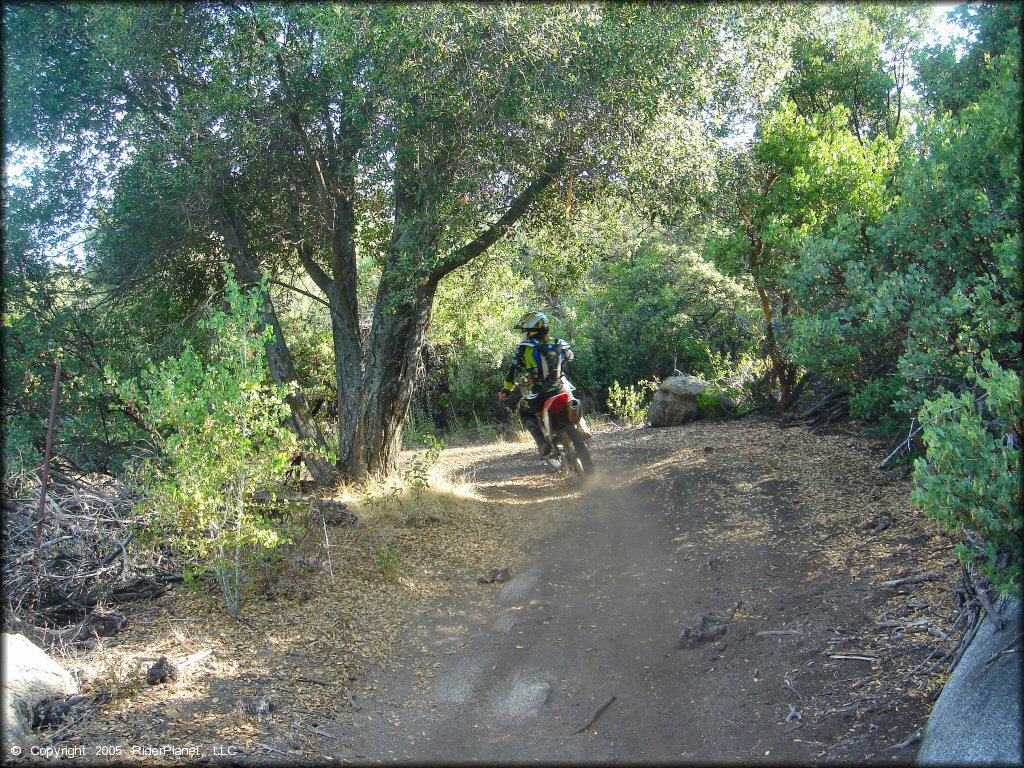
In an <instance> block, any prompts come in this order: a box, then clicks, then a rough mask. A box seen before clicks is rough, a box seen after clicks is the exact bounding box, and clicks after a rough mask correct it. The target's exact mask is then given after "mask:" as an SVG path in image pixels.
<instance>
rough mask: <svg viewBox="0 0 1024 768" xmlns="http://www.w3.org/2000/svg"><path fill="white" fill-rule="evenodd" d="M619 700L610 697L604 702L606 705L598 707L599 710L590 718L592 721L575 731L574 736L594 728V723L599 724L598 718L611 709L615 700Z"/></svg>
mask: <svg viewBox="0 0 1024 768" xmlns="http://www.w3.org/2000/svg"><path fill="white" fill-rule="evenodd" d="M617 698H618V696H609V697H608V699H607V700H606V701H605V702H604V704H602V705H601V706H600V707H598V708H597V710H596V711H595V712H594V714H592V715H591V716H590V719H589V720H587V722H585V723H584V724H583V725H582V726H581V727H579V728H577V729H576V730H575V731H573V735H574V736H575V735H576V734H577V733H583V732H584V731H585V730H587V729H588V728H589V727H590V726H592V725H593V724H594V723H596V722H597V718H599V717H600V716H601V715H603V714H604V711H605V710H606V709H608V707H610V706H611V705H612V703H613V702H614V701H615V699H617Z"/></svg>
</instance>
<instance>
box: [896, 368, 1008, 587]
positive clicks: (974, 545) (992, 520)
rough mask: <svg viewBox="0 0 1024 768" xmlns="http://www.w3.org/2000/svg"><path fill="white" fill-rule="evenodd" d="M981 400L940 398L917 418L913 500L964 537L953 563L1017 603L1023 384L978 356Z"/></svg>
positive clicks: (964, 395) (975, 376)
mask: <svg viewBox="0 0 1024 768" xmlns="http://www.w3.org/2000/svg"><path fill="white" fill-rule="evenodd" d="M982 367H983V369H984V372H983V373H979V372H977V371H975V372H973V374H972V378H973V379H974V380H975V381H976V382H977V384H978V386H979V387H980V389H981V390H983V393H981V394H979V395H977V396H976V394H975V392H972V391H966V392H963V393H961V394H959V395H955V394H952V393H948V392H947V393H944V394H942V395H941V396H939V397H937V398H936V399H934V400H930V401H928V402H926V403H925V405H924V407H923V408H922V409H921V412H920V419H921V423H922V425H923V437H924V442H925V444H926V445H927V453H926V456H925V457H924V458H919V459H917V460H916V461H915V462H914V478H915V480H916V482H917V488H916V489H915V490H914V492H913V494H912V496H911V499H912V501H913V502H914V503H915V504H917V505H919V506H920V507H921V508H922V509H923V510H924V512H925V514H926V515H928V516H929V517H932V518H935V519H936V520H938V521H940V522H941V523H942V524H943V525H944V526H945V527H946V528H947V529H948V530H950V531H952V532H955V533H958V534H962V535H963V536H964V537H965V539H966V540H965V541H964V542H962V543H961V544H959V545H958V546H957V555H958V557H959V558H960V560H961V561H962V562H964V563H965V564H973V565H975V566H977V568H978V570H979V571H980V572H981V573H982V574H984V575H985V576H988V578H989V579H990V580H991V581H992V583H993V584H994V585H995V587H996V588H997V589H998V590H999V591H1000V592H1004V593H1008V594H1012V595H1015V596H1017V597H1020V595H1021V563H1022V561H1024V539H1022V536H1021V533H1022V531H1021V529H1022V527H1024V525H1022V521H1021V512H1020V510H1021V500H1022V496H1021V474H1020V470H1021V464H1020V461H1021V448H1020V440H1021V436H1022V406H1021V397H1020V392H1021V389H1020V377H1019V376H1018V375H1017V373H1016V372H1014V371H1012V370H1007V369H1004V368H1002V367H1000V366H999V365H998V363H996V362H995V361H993V360H992V358H991V356H989V354H988V353H987V352H986V353H984V355H983V360H982Z"/></svg>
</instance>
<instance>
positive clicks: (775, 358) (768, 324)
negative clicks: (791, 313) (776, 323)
mask: <svg viewBox="0 0 1024 768" xmlns="http://www.w3.org/2000/svg"><path fill="white" fill-rule="evenodd" d="M756 287H757V295H758V298H760V299H761V312H762V313H763V314H764V333H765V342H766V343H767V345H768V357H769V358H770V359H771V361H772V370H773V372H774V373H775V378H776V379H777V380H778V382H779V390H780V392H781V395H780V401H779V411H780V412H781V413H786V412H787V411H788V410H789V406H790V403H791V401H792V399H793V392H792V381H791V380H790V375H789V371H788V370H787V369H786V365H785V363H784V362H783V360H782V356H781V355H780V354H779V344H778V341H777V340H776V339H775V329H774V328H773V327H772V325H773V324H772V306H771V303H770V302H769V301H768V294H767V293H766V292H765V290H764V288H762V287H761V286H760V285H758V286H756Z"/></svg>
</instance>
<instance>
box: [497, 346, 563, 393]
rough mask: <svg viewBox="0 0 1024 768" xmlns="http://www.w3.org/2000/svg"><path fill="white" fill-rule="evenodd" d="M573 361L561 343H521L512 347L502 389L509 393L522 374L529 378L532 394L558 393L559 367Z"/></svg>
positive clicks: (560, 379) (560, 384)
mask: <svg viewBox="0 0 1024 768" xmlns="http://www.w3.org/2000/svg"><path fill="white" fill-rule="evenodd" d="M574 357H575V355H574V354H573V351H572V347H570V346H569V342H567V341H565V339H555V340H554V341H540V340H539V339H525V340H523V341H521V342H519V344H518V346H516V353H515V356H514V357H513V359H512V365H511V367H510V368H509V369H508V374H506V376H505V389H506V390H507V391H509V392H511V391H512V389H513V388H514V387H515V384H516V379H517V378H518V377H519V376H520V374H521V372H523V371H525V372H526V373H527V374H528V375H529V376H530V381H531V382H532V384H533V387H532V389H533V391H534V392H541V393H548V392H551V393H553V392H556V391H559V390H560V389H561V388H562V366H563V364H564V363H567V362H569V361H570V360H572V359H573V358H574Z"/></svg>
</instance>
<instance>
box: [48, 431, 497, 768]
mask: <svg viewBox="0 0 1024 768" xmlns="http://www.w3.org/2000/svg"><path fill="white" fill-rule="evenodd" d="M489 450H496V451H498V450H508V447H507V446H505V447H502V446H501V445H497V446H491V447H489ZM452 453H453V454H454V456H447V455H446V456H445V460H444V461H442V462H438V463H437V464H435V465H433V466H430V467H424V466H423V464H422V462H421V463H420V464H419V468H418V470H417V472H418V473H419V474H417V475H416V476H415V477H414V476H413V475H412V474H410V473H409V472H408V468H409V467H410V466H412V465H413V464H414V463H415V461H416V459H417V455H416V454H413V453H411V454H407V455H406V456H405V457H404V459H405V464H406V473H405V475H404V478H403V480H401V481H399V482H396V481H394V480H392V481H389V482H386V483H380V482H374V483H368V484H366V485H364V486H361V487H356V486H348V487H344V488H341V489H339V491H338V492H337V494H335V495H334V496H333V498H336V499H337V500H340V501H343V502H344V503H346V504H347V505H348V506H349V508H350V509H351V510H352V511H353V512H355V513H356V515H357V517H358V520H359V522H358V524H357V525H356V526H347V527H344V526H328V527H327V540H326V541H325V538H324V527H323V524H322V522H321V521H320V518H319V516H314V518H313V519H311V520H310V522H309V526H308V531H307V533H306V535H305V536H304V537H303V538H302V540H301V541H299V542H298V543H297V544H296V545H295V546H294V547H293V549H292V551H291V552H289V553H288V556H287V559H286V560H285V561H283V562H281V563H279V564H277V565H271V566H267V567H265V568H264V569H263V570H262V572H261V573H259V574H257V575H258V576H259V579H258V581H257V584H256V587H255V589H254V590H251V591H250V592H249V593H248V595H247V597H246V599H245V601H244V603H243V606H242V617H243V619H244V621H243V622H238V621H234V620H232V619H229V618H228V617H226V616H225V615H224V613H223V610H222V606H221V604H220V598H219V594H218V593H217V591H216V589H215V588H213V586H212V585H206V584H205V583H204V584H202V585H201V591H191V590H188V589H185V588H182V589H178V590H175V591H174V592H172V593H168V594H167V595H164V596H163V597H160V598H157V599H156V600H153V601H150V602H148V603H134V604H130V605H128V606H125V607H123V608H122V610H124V612H125V613H126V614H127V615H128V616H129V619H130V622H129V625H128V626H127V627H126V629H125V630H123V631H122V632H121V634H120V635H119V636H118V637H117V638H116V639H114V640H110V641H101V643H100V644H99V645H98V646H97V647H96V648H94V649H92V650H90V651H79V652H74V653H71V654H69V655H68V656H67V657H66V658H64V659H63V661H64V663H65V664H66V666H67V667H68V668H70V669H77V670H78V671H79V673H80V676H81V677H82V678H83V679H84V681H85V682H84V684H83V692H85V693H90V692H98V691H107V692H109V693H110V694H111V695H112V696H113V701H112V702H111V703H110V704H108V705H105V706H103V707H102V708H96V709H93V710H92V711H91V712H89V714H88V716H87V717H86V718H85V719H84V720H82V721H81V722H78V723H76V724H74V725H73V726H72V727H70V728H68V729H66V730H62V731H59V732H56V733H49V734H46V733H44V734H41V736H42V743H50V744H53V743H56V742H61V743H62V745H63V746H66V747H73V746H78V745H84V746H85V747H86V749H87V752H86V754H87V756H90V757H91V756H92V755H93V754H94V750H95V748H96V747H99V746H105V747H108V746H117V747H118V748H119V749H120V750H121V751H120V753H119V757H120V758H121V760H114V761H113V762H121V761H122V760H123V759H131V758H133V755H132V752H131V751H132V749H133V748H135V747H143V748H145V747H147V746H159V745H162V744H171V745H175V746H176V747H179V748H183V749H184V748H188V747H189V746H197V747H200V748H202V750H203V754H207V755H208V754H210V753H211V751H212V749H213V748H214V747H216V746H218V745H231V746H233V747H235V748H237V749H239V750H250V751H252V752H267V751H268V750H267V749H265V747H267V746H268V745H270V746H272V748H271V749H269V753H270V754H277V752H275V751H274V750H275V749H279V750H280V751H281V752H282V753H283V754H285V755H287V756H288V757H289V758H292V759H301V758H306V759H310V758H318V757H321V755H320V753H319V752H318V751H317V750H318V747H317V746H314V745H317V744H322V738H319V737H318V736H317V735H316V734H315V733H313V732H311V731H309V728H310V727H313V728H316V727H317V726H318V724H319V725H322V724H326V723H330V722H332V721H333V720H334V719H336V718H337V716H338V715H339V714H340V713H341V712H342V711H344V710H345V709H346V708H348V707H350V706H351V703H350V701H349V699H348V695H349V694H352V695H354V696H358V695H359V694H360V693H362V692H363V691H362V688H361V686H362V685H365V683H363V680H364V679H367V678H368V675H364V674H363V673H364V672H365V671H367V670H370V669H372V668H374V667H376V666H387V665H388V664H389V663H390V660H391V657H392V649H393V648H394V647H395V643H396V642H397V641H398V640H399V639H400V637H401V633H402V629H403V627H404V626H405V622H406V621H407V620H408V618H409V616H410V615H414V614H415V613H416V612H418V611H422V610H424V609H425V608H426V607H427V606H428V605H430V604H431V603H432V601H435V600H436V599H438V598H440V597H442V596H444V595H447V594H450V593H451V592H452V590H453V589H455V588H457V587H458V586H459V585H462V584H467V583H472V582H473V581H474V580H475V578H476V576H477V575H479V574H480V573H483V572H486V571H489V570H490V569H491V568H492V567H493V566H494V565H495V563H497V562H499V561H500V562H501V563H502V564H508V563H509V562H510V561H509V557H510V555H511V553H510V552H509V551H508V549H509V548H508V543H507V542H508V541H509V540H510V539H509V536H508V529H507V526H508V524H509V522H510V521H509V517H508V514H507V511H506V510H505V509H503V508H502V507H500V506H499V505H496V504H494V503H492V502H489V501H487V500H486V499H483V498H482V497H480V496H479V495H478V494H477V493H476V492H475V491H474V488H473V485H472V483H471V482H470V480H469V479H468V478H466V477H464V476H461V475H460V474H459V472H458V470H457V469H456V467H458V466H459V465H460V463H461V462H460V460H459V457H458V455H459V453H460V451H458V450H457V449H456V450H455V451H452ZM420 470H423V471H422V472H421V471H420ZM416 477H418V478H419V479H418V480H416V479H415V478H416ZM328 543H329V547H328V546H327V544H328ZM382 552H384V553H388V552H390V553H393V557H394V560H395V563H394V564H395V566H396V568H395V569H393V570H392V571H390V572H389V571H388V570H387V569H384V568H382V558H381V553H382ZM161 656H167V657H168V658H169V659H170V660H171V661H172V662H174V663H177V664H182V663H183V662H184V663H185V666H184V668H183V672H182V676H181V679H180V680H179V681H178V682H176V683H173V684H165V685H159V686H155V687H150V686H149V685H148V684H146V682H145V675H146V670H147V669H148V667H149V665H150V664H151V663H152V662H153V661H155V660H156V659H158V658H159V657H161ZM190 659H191V661H190ZM257 695H260V696H267V697H269V698H270V699H271V700H272V701H273V702H274V709H273V711H272V712H271V714H270V716H269V718H267V719H265V720H264V721H260V720H259V719H258V718H256V717H254V716H253V715H250V714H249V713H248V712H247V711H246V709H245V704H246V702H247V701H249V700H251V699H252V697H254V696H257ZM283 732H287V733H288V734H289V736H288V739H289V741H288V744H285V745H283V746H282V744H281V743H280V740H279V739H277V740H275V739H276V738H277V737H275V734H280V733H283ZM274 744H276V745H277V746H273V745H274ZM289 744H290V746H289ZM321 748H322V747H321ZM277 756H278V757H280V755H279V754H277ZM134 757H136V758H138V759H140V760H141V759H143V758H144V757H146V756H144V755H142V756H140V755H135V756H134ZM172 757H175V756H173V755H172ZM194 757H195V755H194V754H193V755H191V758H194ZM191 758H190V757H189V756H188V755H185V756H181V757H180V759H182V760H186V759H191ZM148 759H149V760H152V759H153V758H152V757H149V758H148ZM175 759H177V758H176V757H175Z"/></svg>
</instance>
